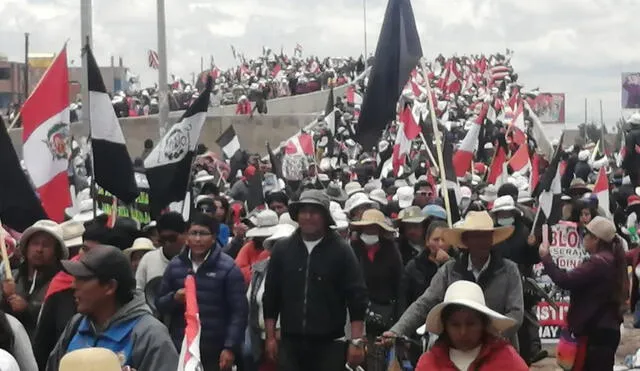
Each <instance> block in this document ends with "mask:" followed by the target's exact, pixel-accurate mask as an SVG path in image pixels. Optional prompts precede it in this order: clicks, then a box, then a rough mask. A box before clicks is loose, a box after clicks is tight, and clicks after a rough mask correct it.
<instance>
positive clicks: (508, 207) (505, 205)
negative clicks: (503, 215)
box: [491, 196, 517, 213]
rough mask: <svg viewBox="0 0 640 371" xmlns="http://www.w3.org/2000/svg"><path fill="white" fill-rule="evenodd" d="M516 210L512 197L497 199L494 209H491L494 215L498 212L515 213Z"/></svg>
mask: <svg viewBox="0 0 640 371" xmlns="http://www.w3.org/2000/svg"><path fill="white" fill-rule="evenodd" d="M514 210H517V209H516V203H515V202H513V197H511V196H500V197H498V198H496V200H495V201H494V202H493V207H492V208H491V212H492V213H497V212H498V211H514Z"/></svg>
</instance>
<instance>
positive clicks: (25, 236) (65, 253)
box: [20, 220, 69, 259]
mask: <svg viewBox="0 0 640 371" xmlns="http://www.w3.org/2000/svg"><path fill="white" fill-rule="evenodd" d="M40 232H42V233H46V234H48V235H50V236H51V237H53V239H55V240H56V242H58V245H59V246H58V248H59V249H60V250H59V251H58V254H59V258H60V259H69V249H67V245H66V244H65V242H64V238H63V237H62V235H63V231H62V227H61V226H60V225H59V224H58V223H56V222H54V221H53V220H39V221H37V222H35V223H34V224H33V225H32V226H31V227H29V228H27V229H25V231H24V233H22V236H21V237H20V248H21V249H22V252H23V254H24V255H25V256H26V249H27V247H28V246H29V240H30V239H31V237H33V235H34V234H36V233H40Z"/></svg>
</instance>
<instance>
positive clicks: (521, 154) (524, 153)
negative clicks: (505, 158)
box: [509, 145, 531, 171]
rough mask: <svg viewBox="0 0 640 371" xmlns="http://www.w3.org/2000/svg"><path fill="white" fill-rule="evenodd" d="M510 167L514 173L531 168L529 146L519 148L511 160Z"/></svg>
mask: <svg viewBox="0 0 640 371" xmlns="http://www.w3.org/2000/svg"><path fill="white" fill-rule="evenodd" d="M509 166H511V168H512V169H513V171H521V170H527V169H528V168H529V167H530V166H531V162H530V161H529V147H528V146H527V145H521V146H520V147H518V150H517V151H516V153H514V154H513V156H511V159H510V160H509Z"/></svg>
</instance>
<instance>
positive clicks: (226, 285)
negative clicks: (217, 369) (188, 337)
mask: <svg viewBox="0 0 640 371" xmlns="http://www.w3.org/2000/svg"><path fill="white" fill-rule="evenodd" d="M189 274H193V265H192V263H191V260H190V259H189V249H188V248H185V249H184V250H183V252H182V253H180V255H178V256H176V257H174V258H173V259H171V262H169V265H168V266H167V269H166V270H165V272H164V276H163V277H162V283H161V284H160V289H159V291H158V295H157V298H156V305H157V307H158V311H159V312H160V313H161V314H162V315H163V316H164V318H167V317H168V319H169V324H168V325H169V333H170V334H171V338H172V339H173V342H174V343H175V345H176V347H177V348H178V349H180V347H181V345H182V338H183V336H184V329H185V320H184V311H185V306H184V304H182V303H178V302H176V301H175V300H174V298H173V296H174V295H175V293H176V291H178V290H179V289H181V288H183V287H184V280H185V278H186V276H187V275H189ZM195 279H196V290H197V298H198V309H199V310H200V323H201V328H202V331H201V338H200V348H201V349H203V350H205V351H207V352H211V351H213V350H216V351H219V350H222V349H232V350H236V351H237V350H238V349H239V347H240V346H241V345H242V344H243V342H244V332H245V328H246V327H247V318H248V304H247V297H246V295H245V290H246V286H245V283H244V278H243V276H242V273H241V272H240V269H239V268H238V267H237V266H236V265H235V263H234V261H233V259H231V257H229V256H228V255H227V254H225V253H223V252H222V249H221V248H220V247H218V246H215V247H213V248H212V249H211V253H210V254H209V256H208V257H207V258H206V259H205V261H204V262H203V263H202V265H201V266H200V267H199V268H198V271H197V272H196V273H195Z"/></svg>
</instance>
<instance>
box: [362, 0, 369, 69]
mask: <svg viewBox="0 0 640 371" xmlns="http://www.w3.org/2000/svg"><path fill="white" fill-rule="evenodd" d="M362 19H363V27H364V69H365V70H366V69H367V60H368V59H369V58H368V57H367V55H368V50H367V0H362Z"/></svg>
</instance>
